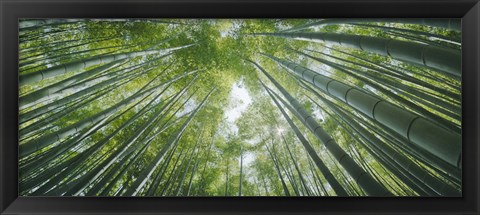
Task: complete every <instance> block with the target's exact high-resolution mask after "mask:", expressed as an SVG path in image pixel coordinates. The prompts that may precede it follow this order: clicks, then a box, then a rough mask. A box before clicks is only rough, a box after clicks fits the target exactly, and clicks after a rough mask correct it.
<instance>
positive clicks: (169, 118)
mask: <svg viewBox="0 0 480 215" xmlns="http://www.w3.org/2000/svg"><path fill="white" fill-rule="evenodd" d="M460 21H461V20H460V19H400V18H395V19H394V18H389V19H374V18H363V19H347V18H342V19H20V20H19V22H18V27H19V28H18V30H19V38H18V40H19V103H18V107H19V115H18V117H19V118H18V120H19V127H18V132H19V146H18V147H19V150H18V151H19V163H18V165H19V167H18V172H19V173H18V174H19V175H18V180H19V181H18V183H19V191H18V192H19V195H20V196H138V197H155V196H237V197H239V196H324V197H326V196H341V197H348V196H374V197H391V196H420V197H438V196H447V197H460V196H462V162H461V160H462V158H461V151H462V138H461V129H462V127H461V124H462V121H461V119H462V113H461V111H462V106H461V104H462V102H461V99H462V96H461V87H462V85H461V23H460Z"/></svg>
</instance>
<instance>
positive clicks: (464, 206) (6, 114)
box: [0, 0, 480, 214]
mask: <svg viewBox="0 0 480 215" xmlns="http://www.w3.org/2000/svg"><path fill="white" fill-rule="evenodd" d="M0 15H1V25H0V35H1V37H0V47H1V54H0V56H1V58H0V66H1V67H0V68H1V72H0V153H1V154H0V213H1V214H224V213H230V214H479V213H480V209H479V204H478V202H479V201H480V200H479V193H480V192H479V188H480V186H479V183H480V177H479V173H480V171H479V169H480V168H479V161H480V158H479V156H480V151H479V149H480V147H479V143H480V142H479V140H480V132H479V131H480V127H479V122H480V115H479V110H480V109H479V105H480V99H479V98H480V86H479V85H480V76H479V73H480V63H479V62H480V3H479V1H478V0H436V1H429V0H417V1H415V0H390V1H387V0H356V1H353V0H336V1H333V0H323V1H322V0H297V1H295V0H288V1H287V0H283V1H280V0H256V1H255V0H176V1H174V0H157V1H150V0H141V1H135V0H123V1H122V0H115V1H109V0H97V1H95V0H62V1H60V0H38V1H32V0H15V1H14V0H0ZM180 17H181V18H326V17H329V18H340V17H342V18H347V17H356V18H365V17H378V18H401V17H408V18H443V17H445V18H446V17H448V18H462V29H463V31H462V43H463V44H462V72H463V73H462V101H463V104H462V113H463V117H462V123H463V125H462V128H463V130H462V138H463V141H462V142H463V162H462V163H463V197H461V198H447V197H443V198H434V197H428V198H421V197H398V198H397V197H395V198H375V197H349V198H340V197H328V198H322V197H230V198H224V197H189V198H187V197H158V198H151V197H149V198H147V197H138V198H134V197H115V198H114V197H98V198H97V197H18V192H17V190H18V176H17V163H18V156H17V154H18V153H17V152H18V149H17V146H18V140H17V139H18V134H17V132H18V45H17V44H18V26H17V24H18V23H17V21H18V19H19V18H180Z"/></svg>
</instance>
